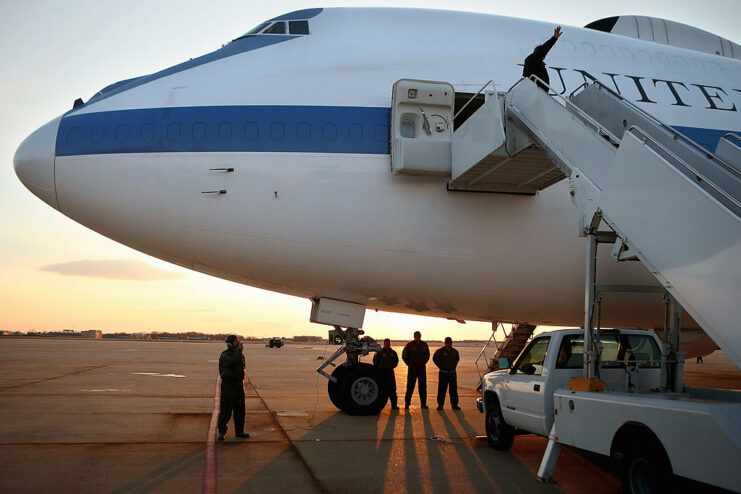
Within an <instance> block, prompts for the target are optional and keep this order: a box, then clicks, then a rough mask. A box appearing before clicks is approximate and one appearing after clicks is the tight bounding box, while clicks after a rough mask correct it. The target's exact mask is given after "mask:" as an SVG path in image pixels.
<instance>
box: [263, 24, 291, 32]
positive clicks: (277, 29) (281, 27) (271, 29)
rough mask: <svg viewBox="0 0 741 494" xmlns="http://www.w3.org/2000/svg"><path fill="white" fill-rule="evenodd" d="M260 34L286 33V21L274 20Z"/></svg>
mask: <svg viewBox="0 0 741 494" xmlns="http://www.w3.org/2000/svg"><path fill="white" fill-rule="evenodd" d="M262 34H286V23H285V22H283V21H280V22H276V23H275V24H273V25H272V26H270V27H269V28H267V29H266V30H265V31H263V32H262Z"/></svg>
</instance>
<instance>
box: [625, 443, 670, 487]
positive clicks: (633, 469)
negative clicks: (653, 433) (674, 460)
mask: <svg viewBox="0 0 741 494" xmlns="http://www.w3.org/2000/svg"><path fill="white" fill-rule="evenodd" d="M621 473H622V475H621V479H620V480H621V481H622V484H623V492H625V493H626V494H653V493H658V492H666V491H667V489H668V485H667V481H668V479H669V478H670V477H671V467H670V465H669V460H668V459H667V457H666V453H665V452H664V448H662V447H661V445H659V444H645V443H643V444H641V446H640V447H638V445H635V446H633V447H631V448H630V450H629V451H628V452H626V453H624V454H623V461H622V472H621Z"/></svg>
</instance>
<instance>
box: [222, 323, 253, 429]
mask: <svg viewBox="0 0 741 494" xmlns="http://www.w3.org/2000/svg"><path fill="white" fill-rule="evenodd" d="M242 348H243V347H242V343H240V341H239V337H238V336H236V335H230V336H227V337H226V350H224V351H223V352H221V357H219V375H220V376H221V402H220V408H219V422H218V427H219V441H223V440H224V434H226V430H227V424H228V423H229V419H230V418H231V416H232V412H234V431H235V432H236V434H235V436H236V437H240V438H247V437H250V435H249V434H246V433H245V432H244V385H243V383H242V381H244V354H243V353H242Z"/></svg>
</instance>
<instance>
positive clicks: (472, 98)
mask: <svg viewBox="0 0 741 494" xmlns="http://www.w3.org/2000/svg"><path fill="white" fill-rule="evenodd" d="M489 84H491V87H492V88H494V90H496V87H494V79H489V82H487V83H486V84H484V85H483V86H481V89H479V90H478V91H477V92H476V94H474V95H473V96H471V97H470V98H469V99H468V101H466V104H465V105H463V106H462V107H461V109H460V110H458V112H457V113H456V114H455V115H453V120H455V119H456V118H458V115H460V114H461V112H462V111H463V110H465V109H466V107H467V106H468V105H470V104H471V101H473V100H474V98H476V96H478V95H479V94H481V91H483V90H484V89H486V86H488V85H489Z"/></svg>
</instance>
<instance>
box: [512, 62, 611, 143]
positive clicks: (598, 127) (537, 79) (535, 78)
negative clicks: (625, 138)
mask: <svg viewBox="0 0 741 494" xmlns="http://www.w3.org/2000/svg"><path fill="white" fill-rule="evenodd" d="M525 80H531V81H533V82H540V83H541V84H543V85H544V86H545V87H547V88H548V89H549V90H550V91H548V92H547V94H548V95H549V96H555V97H556V98H558V99H560V100H561V101H563V103H564V105H566V106H568V107H569V108H572V109H573V110H574V111H575V112H576V113H578V114H579V116H580V117H581V118H583V119H584V120H586V121H587V122H589V123H590V124H592V126H593V127H594V128H595V129H596V130H597V132H599V133H602V134H603V135H605V136H607V138H608V139H609V140H610V142H612V143H615V144H620V139H618V138H617V137H616V136H615V135H614V134H613V133H612V132H610V131H609V130H608V129H606V128H604V127H603V126H602V124H600V123H599V122H598V121H596V120H595V119H594V118H592V117H591V115H589V114H588V113H587V112H585V111H584V110H582V109H581V108H579V107H578V106H576V105H575V104H574V103H573V102H571V101H569V100H568V99H566V98H564V97H563V95H561V94H558V93H557V92H556V91H555V90H554V89H553V88H552V87H551V86H550V85H549V84H548V83H547V82H545V81H544V80H543V79H541V78H540V77H538V76H536V75H531V76H530V77H521V78H520V79H519V80H518V81H517V82H515V83H514V84H512V86H511V87H510V88H509V90H508V91H507V92H508V93H509V91H511V90H512V89H514V88H515V86H517V85H518V84H520V83H521V82H522V81H525ZM551 91H552V92H553V94H551Z"/></svg>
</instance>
